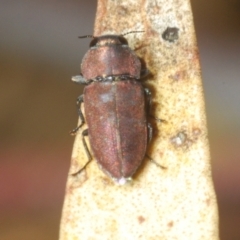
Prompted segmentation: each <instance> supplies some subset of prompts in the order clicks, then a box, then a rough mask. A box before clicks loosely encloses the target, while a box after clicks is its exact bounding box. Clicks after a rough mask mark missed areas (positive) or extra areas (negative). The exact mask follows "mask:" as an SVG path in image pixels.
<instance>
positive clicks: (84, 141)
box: [72, 129, 92, 175]
mask: <svg viewBox="0 0 240 240" xmlns="http://www.w3.org/2000/svg"><path fill="white" fill-rule="evenodd" d="M86 136H88V129H85V130H83V131H82V143H83V147H84V150H85V152H86V154H87V157H88V161H87V162H86V163H85V164H84V166H83V167H81V169H80V170H79V171H77V172H76V173H74V174H72V175H77V174H79V173H80V172H81V171H82V170H83V169H85V168H86V166H87V165H88V164H89V163H90V162H91V160H92V156H91V153H90V151H89V149H88V146H87V143H86V140H85V137H86Z"/></svg>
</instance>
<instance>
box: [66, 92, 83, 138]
mask: <svg viewBox="0 0 240 240" xmlns="http://www.w3.org/2000/svg"><path fill="white" fill-rule="evenodd" d="M82 103H83V94H82V95H80V96H79V97H78V98H77V109H78V116H79V118H80V119H81V123H80V124H79V125H78V126H77V127H76V128H74V129H73V130H72V131H71V132H70V134H71V135H74V134H76V133H77V131H78V130H79V129H80V128H81V127H82V125H83V124H84V123H85V118H84V116H83V113H82V110H81V105H82Z"/></svg>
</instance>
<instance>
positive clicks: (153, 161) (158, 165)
mask: <svg viewBox="0 0 240 240" xmlns="http://www.w3.org/2000/svg"><path fill="white" fill-rule="evenodd" d="M145 156H146V157H147V158H148V159H149V160H150V161H151V162H152V163H154V164H155V165H156V166H157V167H160V168H162V169H167V167H165V166H162V165H161V164H159V163H157V162H156V161H155V160H154V159H152V158H151V157H150V156H149V155H148V154H146V155H145Z"/></svg>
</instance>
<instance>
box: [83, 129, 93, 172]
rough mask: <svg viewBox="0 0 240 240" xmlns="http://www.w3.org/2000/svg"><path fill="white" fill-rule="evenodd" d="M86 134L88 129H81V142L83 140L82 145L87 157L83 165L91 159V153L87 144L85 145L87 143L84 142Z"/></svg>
mask: <svg viewBox="0 0 240 240" xmlns="http://www.w3.org/2000/svg"><path fill="white" fill-rule="evenodd" d="M86 136H88V129H85V130H83V131H82V142H83V147H84V149H85V151H86V154H87V157H88V162H87V163H86V164H85V166H86V165H87V164H88V163H89V162H90V161H91V160H92V156H91V153H90V151H89V149H88V146H87V143H86V140H85V137H86ZM85 166H84V167H85Z"/></svg>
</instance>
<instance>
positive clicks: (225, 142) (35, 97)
mask: <svg viewBox="0 0 240 240" xmlns="http://www.w3.org/2000/svg"><path fill="white" fill-rule="evenodd" d="M192 7H193V13H194V18H195V27H196V33H197V38H198V43H199V50H200V56H201V65H202V74H203V80H204V91H205V98H206V108H207V117H208V126H209V138H210V146H211V155H212V163H213V177H214V184H215V188H216V192H217V197H218V201H219V211H220V220H221V221H220V232H221V239H222V240H239V239H240V228H239V222H240V170H239V168H240V161H239V160H240V134H239V133H240V124H239V123H240V79H239V76H240V2H239V1H237V0H232V1H229V0H228V1H227V0H201V1H200V0H193V1H192ZM95 11H96V1H93V0H91V1H90V0H88V1H87V0H86V1H83V0H82V1H74V0H68V1H57V0H51V1H40V0H31V1H30V0H22V1H17V0H8V1H7V0H1V2H0V33H1V35H0V36H1V37H0V132H1V134H0V239H1V240H22V239H24V240H28V239H29V240H32V239H34V240H38V239H39V240H40V239H41V240H42V239H44V240H52V239H57V236H58V229H59V221H60V215H61V207H62V203H63V197H64V190H65V182H66V178H67V172H68V168H69V162H70V156H71V150H72V144H73V140H74V138H73V137H71V136H69V134H68V132H69V130H71V129H72V128H73V127H75V126H76V124H77V113H76V108H75V101H76V97H77V96H78V95H79V94H80V93H81V87H80V86H78V85H75V84H73V83H71V81H70V77H71V76H72V75H76V74H79V72H80V70H79V64H80V62H81V59H82V57H83V55H84V53H85V52H86V50H87V49H88V45H89V39H83V40H79V39H78V38H77V36H79V35H85V34H92V33H93V24H94V15H95Z"/></svg>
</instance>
